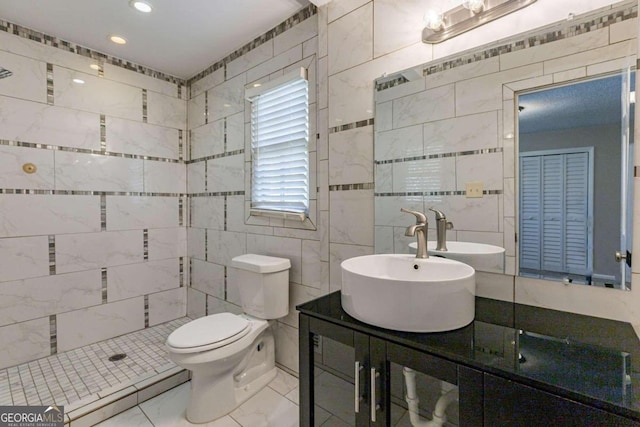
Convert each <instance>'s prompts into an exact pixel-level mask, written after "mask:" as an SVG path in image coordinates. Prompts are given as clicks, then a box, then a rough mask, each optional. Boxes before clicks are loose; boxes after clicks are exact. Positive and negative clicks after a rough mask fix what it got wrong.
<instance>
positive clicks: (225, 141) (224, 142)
mask: <svg viewBox="0 0 640 427" xmlns="http://www.w3.org/2000/svg"><path fill="white" fill-rule="evenodd" d="M227 119H228V117H225V118H224V132H223V133H222V134H223V135H224V139H223V141H222V147H223V151H224V152H225V153H226V152H227ZM242 151H243V152H244V150H242Z"/></svg>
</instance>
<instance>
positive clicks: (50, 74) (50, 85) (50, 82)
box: [0, 21, 54, 105]
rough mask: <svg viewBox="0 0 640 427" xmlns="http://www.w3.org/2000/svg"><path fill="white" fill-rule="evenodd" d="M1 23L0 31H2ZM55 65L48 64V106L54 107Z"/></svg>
mask: <svg viewBox="0 0 640 427" xmlns="http://www.w3.org/2000/svg"><path fill="white" fill-rule="evenodd" d="M1 24H2V21H0V29H2V26H1ZM53 99H54V96H53V64H49V63H48V62H47V104H49V105H53V102H54V101H53Z"/></svg>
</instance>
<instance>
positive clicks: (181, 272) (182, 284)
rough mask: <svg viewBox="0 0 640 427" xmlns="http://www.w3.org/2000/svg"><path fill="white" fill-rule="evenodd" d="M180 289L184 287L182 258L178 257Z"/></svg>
mask: <svg viewBox="0 0 640 427" xmlns="http://www.w3.org/2000/svg"><path fill="white" fill-rule="evenodd" d="M180 287H181V288H183V287H184V257H183V256H181V257H180Z"/></svg>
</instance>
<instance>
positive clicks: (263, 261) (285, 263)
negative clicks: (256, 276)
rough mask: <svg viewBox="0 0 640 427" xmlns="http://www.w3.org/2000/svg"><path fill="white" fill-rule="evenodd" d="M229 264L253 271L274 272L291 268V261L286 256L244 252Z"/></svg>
mask: <svg viewBox="0 0 640 427" xmlns="http://www.w3.org/2000/svg"><path fill="white" fill-rule="evenodd" d="M231 266H232V267H235V268H239V269H242V270H248V271H253V272H254V273H276V272H278V271H283V270H287V269H289V268H291V261H289V260H288V259H287V258H277V257H272V256H266V255H256V254H245V255H239V256H237V257H234V258H233V259H232V260H231Z"/></svg>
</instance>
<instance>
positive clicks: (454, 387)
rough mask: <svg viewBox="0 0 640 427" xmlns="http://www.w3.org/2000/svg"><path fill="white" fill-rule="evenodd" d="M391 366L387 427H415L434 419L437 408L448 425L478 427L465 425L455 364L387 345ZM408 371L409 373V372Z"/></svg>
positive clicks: (401, 347)
mask: <svg viewBox="0 0 640 427" xmlns="http://www.w3.org/2000/svg"><path fill="white" fill-rule="evenodd" d="M387 360H388V364H389V381H388V382H389V386H388V389H389V392H388V395H389V398H388V399H389V403H390V416H389V418H390V423H389V424H388V425H391V426H396V425H402V426H405V425H407V426H408V425H412V423H411V421H410V420H411V419H412V418H413V420H414V422H415V423H420V422H422V423H424V422H427V421H429V420H431V419H433V418H434V414H436V413H437V412H438V411H436V408H442V411H441V412H440V414H441V415H444V416H445V417H446V424H445V425H447V426H449V425H454V426H458V425H459V426H461V427H476V426H479V424H473V423H465V424H462V423H461V420H462V419H466V418H464V417H462V416H461V412H460V408H461V406H460V404H459V399H460V397H459V393H458V392H459V389H458V367H457V365H456V364H455V363H452V362H449V361H447V360H444V359H441V358H438V357H434V356H431V355H429V354H425V353H422V352H419V351H416V350H413V349H410V348H407V347H404V346H400V345H397V344H391V343H387ZM405 368H408V369H409V370H406V369H405Z"/></svg>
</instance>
